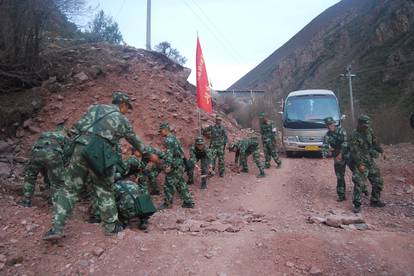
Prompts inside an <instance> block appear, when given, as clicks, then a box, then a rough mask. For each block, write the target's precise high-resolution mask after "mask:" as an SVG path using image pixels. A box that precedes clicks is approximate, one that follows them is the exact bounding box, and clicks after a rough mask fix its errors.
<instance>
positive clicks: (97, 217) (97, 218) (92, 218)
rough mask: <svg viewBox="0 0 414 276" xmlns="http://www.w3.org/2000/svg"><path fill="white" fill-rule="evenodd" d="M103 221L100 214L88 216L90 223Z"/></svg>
mask: <svg viewBox="0 0 414 276" xmlns="http://www.w3.org/2000/svg"><path fill="white" fill-rule="evenodd" d="M101 222H102V220H101V218H100V217H99V216H96V215H90V216H89V218H88V223H92V224H93V223H101Z"/></svg>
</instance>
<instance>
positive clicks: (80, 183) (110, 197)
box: [53, 144, 118, 232]
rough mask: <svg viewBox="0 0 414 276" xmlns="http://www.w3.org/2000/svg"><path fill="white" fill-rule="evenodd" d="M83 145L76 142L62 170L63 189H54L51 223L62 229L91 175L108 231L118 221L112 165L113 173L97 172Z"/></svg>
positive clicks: (97, 201) (101, 214)
mask: <svg viewBox="0 0 414 276" xmlns="http://www.w3.org/2000/svg"><path fill="white" fill-rule="evenodd" d="M83 149H84V145H82V144H76V145H75V148H74V151H73V155H72V157H71V160H70V162H69V166H68V168H67V170H66V173H65V184H64V186H63V188H62V189H59V190H58V191H57V192H56V196H55V202H54V208H53V227H54V228H56V229H61V230H63V227H64V225H65V223H66V220H67V219H68V217H69V216H70V215H71V214H72V210H73V208H74V205H75V203H76V201H78V198H79V193H80V192H81V191H82V190H83V188H84V185H86V184H87V181H88V180H89V179H90V180H91V184H92V191H93V194H94V196H95V197H96V204H97V206H98V208H99V214H100V216H101V219H102V222H103V225H104V228H105V230H106V231H107V232H111V231H113V229H114V227H115V223H116V222H117V221H118V211H117V208H116V204H115V196H114V192H113V190H112V185H113V183H114V175H115V168H114V167H113V168H112V169H113V173H112V174H111V176H109V177H100V176H97V175H96V174H95V173H94V172H93V171H92V170H91V169H90V168H89V165H88V163H87V162H86V160H85V159H84V158H83V156H82V151H83Z"/></svg>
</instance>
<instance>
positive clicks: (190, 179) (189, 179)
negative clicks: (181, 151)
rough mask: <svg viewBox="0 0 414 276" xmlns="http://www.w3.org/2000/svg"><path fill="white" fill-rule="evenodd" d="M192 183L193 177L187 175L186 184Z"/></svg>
mask: <svg viewBox="0 0 414 276" xmlns="http://www.w3.org/2000/svg"><path fill="white" fill-rule="evenodd" d="M193 184H194V178H193V177H191V176H189V177H188V180H187V185H193Z"/></svg>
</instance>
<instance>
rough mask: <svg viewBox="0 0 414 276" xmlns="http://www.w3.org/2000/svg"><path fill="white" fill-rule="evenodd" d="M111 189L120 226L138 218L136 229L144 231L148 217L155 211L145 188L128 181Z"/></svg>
mask: <svg viewBox="0 0 414 276" xmlns="http://www.w3.org/2000/svg"><path fill="white" fill-rule="evenodd" d="M113 189H114V193H115V201H116V206H117V208H118V214H119V218H120V220H121V222H122V224H123V225H124V226H127V225H129V224H130V220H131V219H133V218H135V217H138V218H139V219H140V223H139V225H138V228H139V229H141V230H146V229H147V228H148V220H149V218H150V216H152V215H153V214H154V213H155V212H156V211H157V209H156V208H155V206H154V204H153V202H152V200H151V197H150V196H149V193H148V188H147V186H145V185H142V184H137V183H135V182H132V181H129V180H120V181H117V182H116V183H115V185H114V188H113Z"/></svg>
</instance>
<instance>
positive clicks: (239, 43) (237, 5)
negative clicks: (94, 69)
mask: <svg viewBox="0 0 414 276" xmlns="http://www.w3.org/2000/svg"><path fill="white" fill-rule="evenodd" d="M146 2H147V1H146V0H91V3H93V5H94V6H99V9H103V10H104V11H105V13H107V14H109V15H111V16H112V17H113V18H114V19H115V20H116V21H117V22H118V24H119V26H120V29H121V32H122V34H123V37H124V40H125V42H126V43H127V44H129V45H132V46H135V47H137V48H145V39H146V35H145V32H146ZM151 2H152V45H153V46H154V45H155V44H157V43H159V42H161V41H169V42H170V43H171V44H172V45H173V47H174V48H177V49H178V50H179V51H180V52H181V53H182V55H184V56H185V57H186V58H187V60H188V61H187V63H186V64H185V66H186V67H189V68H191V70H192V75H191V76H190V78H189V81H190V82H192V83H194V82H195V77H194V68H195V54H196V52H195V51H196V38H197V32H198V34H199V37H200V42H201V47H202V49H203V53H204V59H205V61H206V65H207V72H208V75H209V78H210V80H211V83H212V86H213V88H214V89H226V88H228V87H229V86H230V85H231V84H233V83H234V82H235V81H237V80H238V79H239V78H241V77H242V76H243V75H244V74H246V73H247V72H248V71H250V70H251V69H253V68H254V67H255V66H256V65H257V64H259V63H260V62H261V61H262V60H263V59H265V58H266V57H267V56H269V55H270V54H271V53H272V52H274V51H275V50H276V49H277V48H279V47H280V46H282V45H283V44H284V43H285V42H286V41H288V40H289V39H290V38H291V37H292V36H293V35H295V34H296V33H297V32H298V31H300V30H301V29H302V28H303V27H304V26H305V25H306V24H308V23H309V22H310V21H311V20H312V19H313V18H315V17H316V16H317V15H319V14H320V13H321V12H323V11H324V10H326V9H327V8H329V7H330V6H332V5H334V4H336V3H338V2H339V0H288V1H286V0H256V1H252V0H238V1H235V0H232V1H230V0H152V1H151Z"/></svg>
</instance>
